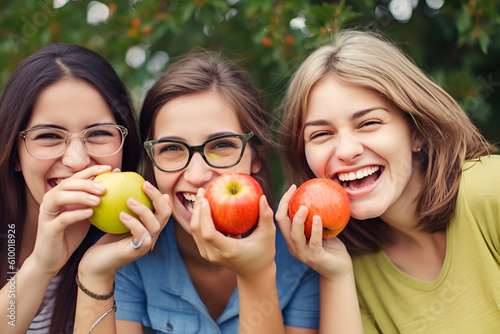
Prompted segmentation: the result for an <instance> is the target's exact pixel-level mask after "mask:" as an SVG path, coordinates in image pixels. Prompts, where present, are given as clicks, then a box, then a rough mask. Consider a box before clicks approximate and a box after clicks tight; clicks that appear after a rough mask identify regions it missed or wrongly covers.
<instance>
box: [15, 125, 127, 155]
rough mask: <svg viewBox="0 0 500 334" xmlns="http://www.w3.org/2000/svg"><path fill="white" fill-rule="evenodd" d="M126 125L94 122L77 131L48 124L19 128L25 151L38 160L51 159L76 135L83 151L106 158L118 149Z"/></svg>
mask: <svg viewBox="0 0 500 334" xmlns="http://www.w3.org/2000/svg"><path fill="white" fill-rule="evenodd" d="M127 134H128V130H127V128H126V127H124V126H122V125H116V124H106V125H96V126H93V127H90V128H88V129H85V130H83V131H82V132H81V133H79V134H74V135H72V134H71V133H70V132H68V131H66V130H63V129H58V128H54V127H50V126H40V127H35V128H32V129H29V130H25V131H21V132H20V133H19V136H20V137H21V138H22V139H23V140H24V143H25V145H26V150H27V151H28V153H29V154H31V155H32V156H33V157H35V158H38V159H54V158H57V157H60V156H61V155H63V154H64V153H65V152H66V150H67V149H68V146H69V144H70V143H71V139H72V138H73V137H80V139H81V141H82V143H83V145H84V146H85V148H86V150H87V152H88V153H89V154H91V155H93V156H96V157H107V156H110V155H113V154H115V153H117V152H118V151H120V149H121V148H122V147H123V143H124V141H125V137H126V136H127Z"/></svg>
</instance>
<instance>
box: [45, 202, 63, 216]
mask: <svg viewBox="0 0 500 334" xmlns="http://www.w3.org/2000/svg"><path fill="white" fill-rule="evenodd" d="M42 210H43V212H45V213H46V214H48V215H57V214H59V212H61V210H59V211H57V212H50V211H49V210H47V209H45V206H44V205H43V203H42Z"/></svg>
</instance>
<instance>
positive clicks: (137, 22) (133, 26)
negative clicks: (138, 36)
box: [132, 18, 141, 28]
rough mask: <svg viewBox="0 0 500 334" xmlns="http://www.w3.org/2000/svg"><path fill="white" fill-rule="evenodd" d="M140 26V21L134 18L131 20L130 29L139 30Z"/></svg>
mask: <svg viewBox="0 0 500 334" xmlns="http://www.w3.org/2000/svg"><path fill="white" fill-rule="evenodd" d="M140 25H141V19H138V18H135V19H133V20H132V28H139V26H140Z"/></svg>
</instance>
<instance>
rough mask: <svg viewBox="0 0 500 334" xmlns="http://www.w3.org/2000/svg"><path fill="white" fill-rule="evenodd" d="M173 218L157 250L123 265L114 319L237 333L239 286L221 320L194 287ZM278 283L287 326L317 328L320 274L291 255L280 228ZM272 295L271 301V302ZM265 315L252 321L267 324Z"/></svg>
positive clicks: (153, 329)
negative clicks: (205, 303) (178, 240)
mask: <svg viewBox="0 0 500 334" xmlns="http://www.w3.org/2000/svg"><path fill="white" fill-rule="evenodd" d="M173 226H174V222H173V221H172V219H171V220H170V221H169V223H168V224H167V226H166V227H165V228H164V230H163V231H162V233H161V234H160V236H159V237H158V241H157V244H156V249H155V251H153V252H152V253H149V254H147V255H145V256H143V257H142V258H140V259H138V260H137V261H135V262H133V263H130V264H129V265H127V266H125V267H123V268H122V269H121V270H120V271H119V272H118V274H117V276H116V291H115V299H116V304H117V308H118V310H117V313H116V318H117V319H122V320H130V321H136V322H140V323H142V324H143V325H144V327H146V328H149V332H148V333H204V334H208V333H235V334H236V333H238V327H239V318H238V314H239V307H238V288H236V289H235V291H234V292H233V294H232V296H231V298H230V300H229V303H228V305H227V307H226V309H225V310H224V312H223V313H222V314H221V315H220V317H219V318H218V319H217V320H214V319H212V317H211V316H210V315H209V313H208V310H207V308H206V307H205V305H204V304H203V302H202V301H201V299H200V297H199V296H198V293H197V292H196V289H195V288H194V286H193V284H192V282H191V279H190V277H189V275H188V272H187V269H186V267H185V265H184V262H183V261H182V258H181V256H180V254H179V251H178V248H177V242H176V240H175V237H174V229H173ZM275 261H276V267H277V273H276V282H277V287H278V297H279V301H280V307H281V310H282V314H283V320H284V322H285V325H289V326H294V327H303V328H318V325H319V282H318V280H319V275H318V274H317V273H316V272H315V271H313V270H312V269H310V268H309V267H308V266H306V265H305V264H303V263H302V262H300V261H298V260H297V259H296V258H295V257H293V256H292V255H291V254H290V253H289V251H288V247H287V245H286V242H285V240H284V239H283V236H282V235H281V233H280V231H279V228H278V227H276V257H275ZM271 300H272V299H271V297H270V301H269V302H271ZM266 307H268V305H266V303H264V302H263V304H262V305H261V309H262V312H261V313H260V314H255V317H251V318H250V319H249V321H256V322H258V321H264V320H265V314H266Z"/></svg>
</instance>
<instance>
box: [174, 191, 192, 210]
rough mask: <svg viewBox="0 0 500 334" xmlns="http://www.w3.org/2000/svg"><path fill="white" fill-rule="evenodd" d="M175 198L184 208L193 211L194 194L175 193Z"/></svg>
mask: <svg viewBox="0 0 500 334" xmlns="http://www.w3.org/2000/svg"><path fill="white" fill-rule="evenodd" d="M177 198H179V201H180V202H181V203H182V205H184V207H185V208H186V210H188V211H189V212H191V213H192V212H193V206H194V201H195V200H196V194H193V193H177Z"/></svg>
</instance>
